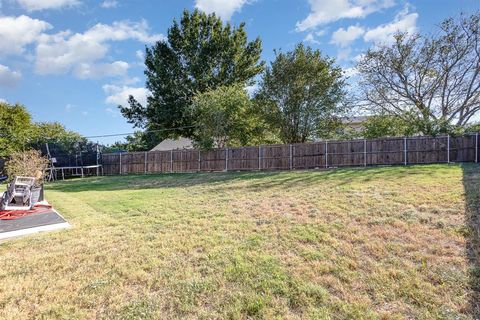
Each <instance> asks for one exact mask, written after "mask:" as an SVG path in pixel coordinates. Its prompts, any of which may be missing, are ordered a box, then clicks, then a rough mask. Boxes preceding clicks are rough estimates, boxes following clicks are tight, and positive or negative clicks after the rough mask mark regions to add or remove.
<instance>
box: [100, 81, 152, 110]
mask: <svg viewBox="0 0 480 320" xmlns="http://www.w3.org/2000/svg"><path fill="white" fill-rule="evenodd" d="M103 91H104V92H105V93H106V94H107V95H108V96H107V98H106V99H105V103H107V104H112V105H116V106H118V105H122V106H127V102H128V97H129V96H131V95H132V96H133V97H134V98H135V99H136V100H137V101H138V102H139V103H140V104H142V105H143V106H145V105H146V104H147V96H148V94H149V91H148V90H147V89H146V88H142V87H139V88H135V87H129V86H125V85H123V86H117V85H114V84H106V85H104V86H103Z"/></svg>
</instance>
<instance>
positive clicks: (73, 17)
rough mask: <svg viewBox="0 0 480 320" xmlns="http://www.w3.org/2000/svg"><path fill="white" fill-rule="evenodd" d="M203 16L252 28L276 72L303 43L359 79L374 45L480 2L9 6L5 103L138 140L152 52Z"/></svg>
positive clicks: (1, 93)
mask: <svg viewBox="0 0 480 320" xmlns="http://www.w3.org/2000/svg"><path fill="white" fill-rule="evenodd" d="M195 8H198V9H199V10H201V11H204V12H207V13H211V12H215V13H216V14H217V15H219V16H220V17H221V18H222V19H223V20H224V21H225V22H230V23H231V24H233V25H238V24H239V23H241V22H245V24H246V31H247V34H248V36H249V38H250V39H251V40H253V39H255V38H257V37H260V39H261V40H262V47H263V53H262V59H263V60H265V61H266V62H267V63H269V61H272V60H273V59H274V57H275V54H274V50H275V49H277V50H278V49H281V50H283V51H288V50H291V49H293V48H294V46H295V45H296V44H297V43H300V42H304V43H305V44H307V45H309V46H311V47H313V48H315V49H320V50H321V51H322V53H324V54H326V55H328V56H330V57H334V58H335V59H336V61H337V63H338V64H339V65H340V66H342V67H343V68H344V70H345V72H346V74H347V75H349V76H354V75H355V69H354V65H355V63H356V61H357V60H358V58H359V57H360V56H361V54H362V52H364V51H365V50H367V49H368V48H369V47H370V46H373V45H375V44H377V43H388V42H389V41H391V39H392V35H393V34H394V33H395V32H397V31H398V30H400V31H406V32H411V33H414V32H422V33H432V32H434V31H435V25H437V24H439V23H440V22H441V21H442V20H443V19H445V18H447V17H450V16H458V15H459V14H460V13H461V12H465V13H473V12H475V11H479V10H480V0H418V1H413V0H411V1H401V0H175V1H173V0H172V1H167V0H157V1H147V0H0V100H2V101H8V102H9V103H17V102H18V103H21V104H23V105H24V106H26V108H27V109H28V110H29V112H30V113H31V114H32V115H33V119H34V120H35V121H59V122H61V123H62V124H64V125H65V126H66V127H67V128H68V129H70V130H74V131H77V132H79V133H81V134H82V135H84V136H96V135H103V134H116V133H128V132H132V126H131V125H130V124H128V123H127V121H126V120H125V119H124V118H123V117H122V116H121V114H120V113H119V111H118V107H117V106H118V105H122V104H123V105H125V104H126V100H127V98H128V96H129V95H130V94H131V95H133V96H134V97H135V98H136V99H137V100H138V101H140V102H144V101H145V100H146V96H147V95H148V91H147V90H146V89H145V87H144V84H145V77H144V74H143V72H144V65H143V56H144V51H145V47H146V46H151V45H152V44H154V43H155V42H156V41H161V40H164V39H165V35H166V34H167V30H168V28H169V26H170V25H171V24H172V21H173V19H179V18H180V17H181V14H182V12H183V10H184V9H187V10H193V9H195ZM121 139H122V138H121V137H109V138H98V139H97V138H95V139H94V140H98V141H99V142H101V143H112V142H113V141H116V140H121Z"/></svg>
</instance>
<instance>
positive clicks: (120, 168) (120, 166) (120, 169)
mask: <svg viewBox="0 0 480 320" xmlns="http://www.w3.org/2000/svg"><path fill="white" fill-rule="evenodd" d="M119 155H120V165H119V167H118V171H119V173H120V174H122V153H121V152H120V153H119Z"/></svg>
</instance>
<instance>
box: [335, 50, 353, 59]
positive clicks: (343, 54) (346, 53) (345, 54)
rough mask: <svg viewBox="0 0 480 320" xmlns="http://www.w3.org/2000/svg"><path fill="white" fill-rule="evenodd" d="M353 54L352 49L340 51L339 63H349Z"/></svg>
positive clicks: (338, 54)
mask: <svg viewBox="0 0 480 320" xmlns="http://www.w3.org/2000/svg"><path fill="white" fill-rule="evenodd" d="M351 53H352V48H351V47H346V48H341V49H340V50H338V53H337V60H338V61H347V60H349V58H350V54H351Z"/></svg>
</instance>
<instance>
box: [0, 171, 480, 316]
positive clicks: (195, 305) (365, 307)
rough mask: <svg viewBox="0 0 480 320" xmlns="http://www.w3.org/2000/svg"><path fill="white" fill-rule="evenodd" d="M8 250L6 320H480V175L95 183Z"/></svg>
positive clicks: (75, 183) (346, 174)
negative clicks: (51, 228) (47, 225)
mask: <svg viewBox="0 0 480 320" xmlns="http://www.w3.org/2000/svg"><path fill="white" fill-rule="evenodd" d="M46 196H47V198H48V200H49V201H50V202H51V203H52V204H53V205H54V206H55V207H56V208H57V209H58V210H59V211H60V212H61V213H62V214H63V215H64V216H65V218H66V219H67V220H68V221H69V222H70V223H71V224H72V225H73V228H72V229H69V230H63V231H57V232H50V233H44V234H37V235H34V236H29V237H24V238H17V239H13V240H9V241H4V242H2V243H0V318H2V319H29V318H32V319H93V318H96V319H102V318H103V319H175V318H191V319H248V318H264V319H473V318H474V315H475V314H477V315H478V314H480V313H479V312H480V306H479V302H478V301H480V299H479V292H480V280H479V279H480V258H479V257H480V251H479V250H480V249H479V247H480V241H479V239H480V236H479V234H480V233H479V230H480V229H479V225H480V224H479V219H480V218H479V214H478V212H479V210H480V205H479V204H478V203H479V199H480V167H479V166H475V165H465V166H459V165H449V166H448V165H428V166H408V167H385V168H370V169H341V170H335V171H310V172H269V173H267V172H262V173H214V174H207V173H204V174H168V175H147V176H140V175H132V176H115V177H98V178H97V177H94V178H86V179H83V180H80V179H78V180H70V181H65V182H57V183H54V184H49V185H48V186H47V191H46Z"/></svg>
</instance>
